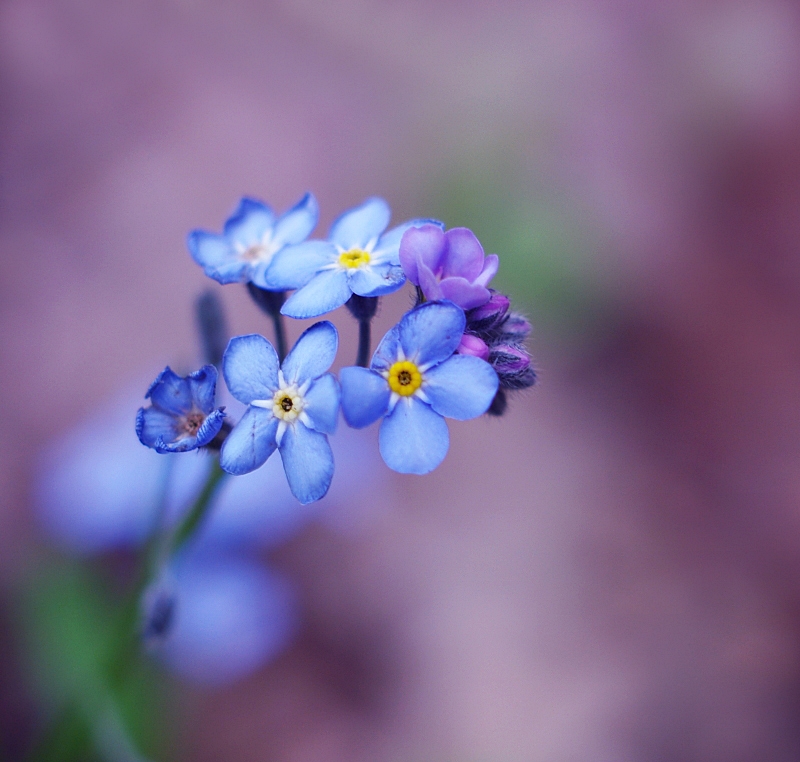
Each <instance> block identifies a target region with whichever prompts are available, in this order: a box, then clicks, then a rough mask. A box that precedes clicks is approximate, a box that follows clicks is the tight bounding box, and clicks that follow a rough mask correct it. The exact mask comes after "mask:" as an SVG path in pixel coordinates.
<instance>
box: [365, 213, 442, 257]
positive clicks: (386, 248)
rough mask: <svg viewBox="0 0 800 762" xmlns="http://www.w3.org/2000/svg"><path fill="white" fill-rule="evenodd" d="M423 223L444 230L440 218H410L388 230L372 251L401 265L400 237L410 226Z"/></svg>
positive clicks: (414, 226) (413, 226)
mask: <svg viewBox="0 0 800 762" xmlns="http://www.w3.org/2000/svg"><path fill="white" fill-rule="evenodd" d="M423 225H438V226H439V227H440V228H441V229H442V230H444V224H443V223H441V222H439V220H425V219H416V220H409V221H408V222H404V223H403V224H402V225H398V226H397V227H395V228H392V229H391V230H387V231H386V232H385V233H384V234H383V235H382V236H381V237H380V239H379V240H378V243H377V245H376V246H375V248H374V249H373V252H372V253H373V254H374V255H375V256H376V257H377V256H379V255H382V256H386V257H388V261H389V262H391V263H392V264H395V265H399V264H400V255H399V251H400V239H401V238H402V237H403V233H405V232H406V230H408V229H409V228H419V227H422V226H423Z"/></svg>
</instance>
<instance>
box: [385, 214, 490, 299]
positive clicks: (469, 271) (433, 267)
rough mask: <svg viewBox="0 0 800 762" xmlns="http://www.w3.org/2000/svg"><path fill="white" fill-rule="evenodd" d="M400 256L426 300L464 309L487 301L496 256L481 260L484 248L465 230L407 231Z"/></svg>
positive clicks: (430, 228) (427, 228)
mask: <svg viewBox="0 0 800 762" xmlns="http://www.w3.org/2000/svg"><path fill="white" fill-rule="evenodd" d="M399 257H400V263H401V264H402V266H403V270H404V271H405V274H406V276H407V277H408V279H409V280H410V281H411V282H412V283H413V284H414V285H415V286H419V287H420V288H421V289H422V293H423V294H425V297H426V298H427V299H428V300H429V301H437V300H440V299H449V300H450V301H451V302H453V303H455V304H457V305H458V306H459V307H461V308H463V309H465V310H469V309H472V308H473V307H479V306H480V305H482V304H486V302H488V301H489V297H490V296H491V292H490V291H489V289H488V288H487V286H488V285H489V281H490V280H491V279H492V278H493V277H494V276H495V273H497V267H498V264H499V259H498V256H497V254H489V255H488V256H486V257H484V254H483V246H481V244H480V241H479V240H478V239H477V238H476V237H475V234H474V233H473V232H472V231H471V230H469V229H468V228H452V229H450V230H448V231H447V232H446V233H445V232H443V231H442V229H441V228H440V227H437V226H436V225H422V226H421V227H418V228H414V229H411V230H407V231H406V232H405V234H404V235H403V238H402V240H401V242H400V251H399Z"/></svg>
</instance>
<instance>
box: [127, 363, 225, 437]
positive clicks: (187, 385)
mask: <svg viewBox="0 0 800 762" xmlns="http://www.w3.org/2000/svg"><path fill="white" fill-rule="evenodd" d="M216 386H217V369H216V368H215V367H214V366H213V365H204V366H203V367H202V368H200V370H197V371H195V372H194V373H190V374H189V375H188V376H186V377H185V378H181V377H180V376H179V375H177V374H176V373H174V372H173V371H172V370H171V369H170V368H169V366H167V367H166V368H164V370H163V371H162V372H161V373H160V374H159V376H158V378H157V379H156V380H155V381H154V382H153V383H152V385H151V386H150V388H149V389H148V390H147V394H145V399H149V400H150V402H151V403H152V405H151V406H150V407H143V408H140V409H139V412H138V413H137V415H136V436H138V437H139V441H140V442H141V443H142V444H143V445H147V447H152V448H153V449H154V450H155V451H156V452H160V453H166V452H188V451H189V450H196V449H197V448H198V447H204V446H205V445H207V444H208V443H209V442H211V440H212V439H213V438H214V437H215V436H216V435H217V434H218V433H219V430H220V429H221V428H222V422H223V419H224V418H225V413H224V412H223V409H222V408H217V409H214V394H215V390H216Z"/></svg>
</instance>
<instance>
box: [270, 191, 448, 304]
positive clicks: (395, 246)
mask: <svg viewBox="0 0 800 762" xmlns="http://www.w3.org/2000/svg"><path fill="white" fill-rule="evenodd" d="M390 217H391V212H390V211H389V206H388V204H387V203H386V202H385V201H384V200H383V199H382V198H369V199H367V200H366V201H365V202H364V203H363V204H361V206H357V207H355V208H354V209H350V210H349V211H347V212H345V213H344V214H343V215H342V216H341V217H339V219H338V220H336V222H334V223H333V225H332V226H331V230H330V233H329V235H328V240H327V241H306V242H305V243H301V244H298V245H297V246H287V247H286V248H285V249H283V250H281V251H280V252H278V253H277V254H276V255H275V257H274V258H273V260H272V264H271V265H270V267H269V269H268V270H267V274H266V280H267V281H268V282H269V283H270V284H271V285H270V288H272V289H276V290H287V289H297V291H296V292H295V293H294V294H292V296H290V297H289V299H287V300H286V303H285V304H284V305H283V307H282V309H281V312H282V313H283V314H284V315H288V316H289V317H293V318H300V319H302V318H311V317H317V316H319V315H324V314H325V313H326V312H330V311H331V310H335V309H336V308H337V307H341V306H342V305H343V304H344V303H345V302H346V301H347V300H348V299H349V298H350V297H351V296H352V295H353V294H358V295H359V296H383V295H385V294H390V293H392V292H393V291H397V289H399V288H400V287H401V286H402V285H403V283H405V280H406V276H405V274H404V273H403V268H402V267H401V266H400V257H399V253H398V252H399V248H400V239H401V238H402V237H403V233H405V231H406V230H408V229H409V228H410V227H415V226H418V225H424V224H425V223H432V224H434V225H439V226H440V227H443V226H442V225H441V223H438V222H435V221H433V220H411V221H409V222H405V223H403V224H402V225H398V226H397V227H395V228H392V229H391V230H389V231H388V232H386V233H384V232H383V231H384V230H386V226H387V225H388V224H389V218H390Z"/></svg>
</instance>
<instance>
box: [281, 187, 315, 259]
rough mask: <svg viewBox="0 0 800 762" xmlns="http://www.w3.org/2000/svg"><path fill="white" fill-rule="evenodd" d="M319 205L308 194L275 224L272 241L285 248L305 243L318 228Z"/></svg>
mask: <svg viewBox="0 0 800 762" xmlns="http://www.w3.org/2000/svg"><path fill="white" fill-rule="evenodd" d="M318 219H319V205H318V204H317V199H315V198H314V196H313V195H312V194H311V193H306V195H305V196H303V198H301V199H300V201H298V202H297V203H296V204H295V205H294V206H293V207H292V208H291V209H290V210H289V211H288V212H284V213H283V214H282V215H281V216H280V217H279V218H278V221H277V222H276V223H275V230H274V231H273V232H272V240H273V241H274V242H275V243H279V244H281V245H283V246H286V245H289V244H293V243H300V241H305V239H306V238H308V236H309V235H310V234H311V231H312V230H313V229H314V228H315V227H316V226H317V220H318Z"/></svg>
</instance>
